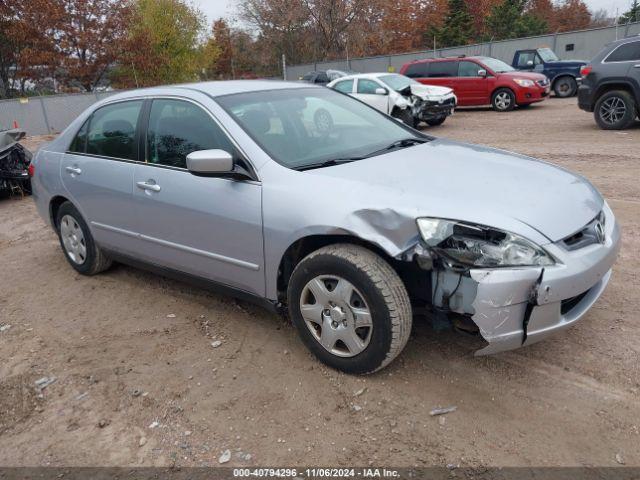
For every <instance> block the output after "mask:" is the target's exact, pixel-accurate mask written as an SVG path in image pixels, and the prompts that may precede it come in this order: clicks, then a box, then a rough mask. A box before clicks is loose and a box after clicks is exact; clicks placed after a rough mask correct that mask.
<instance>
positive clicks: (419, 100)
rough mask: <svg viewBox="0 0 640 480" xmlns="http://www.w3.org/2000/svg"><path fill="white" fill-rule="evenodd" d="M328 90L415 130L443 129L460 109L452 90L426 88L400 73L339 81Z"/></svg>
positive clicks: (332, 83) (364, 75)
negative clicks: (422, 124) (423, 125)
mask: <svg viewBox="0 0 640 480" xmlns="http://www.w3.org/2000/svg"><path fill="white" fill-rule="evenodd" d="M327 86H328V87H330V88H333V89H334V90H337V91H339V92H342V93H346V94H349V95H351V96H352V97H355V98H357V99H358V100H361V101H363V102H364V103H366V104H368V105H370V106H372V107H374V108H377V109H378V110H380V111H382V112H384V113H386V114H388V115H391V116H393V117H395V118H397V119H399V120H401V121H403V122H404V123H406V124H407V125H410V126H412V127H416V126H417V125H418V123H420V121H424V122H426V123H428V124H429V125H431V126H436V125H441V124H442V123H443V122H444V121H445V119H446V118H447V117H448V116H449V115H451V114H452V113H453V110H454V109H455V107H456V105H457V98H456V96H455V94H454V93H453V90H452V89H450V88H447V87H438V86H435V85H423V84H421V83H418V82H416V81H415V80H412V79H410V78H408V77H405V76H404V75H399V74H397V73H359V74H356V75H349V76H346V77H342V78H339V79H336V80H334V81H332V82H330V83H329V84H328V85H327Z"/></svg>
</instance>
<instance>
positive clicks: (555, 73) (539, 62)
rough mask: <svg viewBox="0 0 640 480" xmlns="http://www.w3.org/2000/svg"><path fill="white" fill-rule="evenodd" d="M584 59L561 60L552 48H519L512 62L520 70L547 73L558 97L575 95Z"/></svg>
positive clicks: (584, 63)
mask: <svg viewBox="0 0 640 480" xmlns="http://www.w3.org/2000/svg"><path fill="white" fill-rule="evenodd" d="M586 64H587V62H585V61H584V60H560V59H559V58H558V56H557V55H556V54H555V53H554V51H553V50H551V49H550V48H546V47H545V48H533V49H528V50H518V51H516V53H515V55H514V56H513V63H512V64H511V65H512V66H513V67H514V68H517V69H518V70H528V71H532V72H537V73H541V74H542V75H545V76H546V77H547V78H548V79H549V81H550V82H551V88H552V89H553V91H554V93H555V94H556V97H560V98H566V97H573V96H574V95H575V94H576V92H577V91H578V85H580V81H581V77H580V69H581V68H582V67H583V66H584V65H586Z"/></svg>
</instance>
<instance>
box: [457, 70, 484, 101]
mask: <svg viewBox="0 0 640 480" xmlns="http://www.w3.org/2000/svg"><path fill="white" fill-rule="evenodd" d="M481 70H484V71H485V75H484V76H481V75H480V71H481ZM487 75H488V73H487V71H486V69H485V68H484V67H483V66H481V65H479V64H477V63H476V62H472V61H470V60H462V61H460V62H459V64H458V78H457V80H456V95H459V97H458V98H460V97H461V98H462V99H463V101H464V102H465V105H486V104H487V103H489V102H488V101H487V99H488V95H489V82H488V78H487Z"/></svg>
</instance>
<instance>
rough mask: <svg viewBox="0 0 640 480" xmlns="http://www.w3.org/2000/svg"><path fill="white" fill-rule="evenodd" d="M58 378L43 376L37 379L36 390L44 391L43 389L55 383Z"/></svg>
mask: <svg viewBox="0 0 640 480" xmlns="http://www.w3.org/2000/svg"><path fill="white" fill-rule="evenodd" d="M56 380H57V378H56V377H42V378H39V379H38V380H36V390H37V391H38V393H42V391H43V390H44V389H45V388H47V387H48V386H49V385H51V384H52V383H54V382H55V381H56Z"/></svg>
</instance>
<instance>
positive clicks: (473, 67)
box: [458, 61, 482, 77]
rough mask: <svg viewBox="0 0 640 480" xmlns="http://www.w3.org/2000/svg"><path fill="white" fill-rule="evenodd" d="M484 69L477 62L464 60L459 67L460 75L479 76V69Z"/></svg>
mask: <svg viewBox="0 0 640 480" xmlns="http://www.w3.org/2000/svg"><path fill="white" fill-rule="evenodd" d="M479 70H482V67H480V66H479V65H478V64H477V63H475V62H469V61H463V62H460V65H459V67H458V76H459V77H479V76H480V75H478V71H479Z"/></svg>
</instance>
